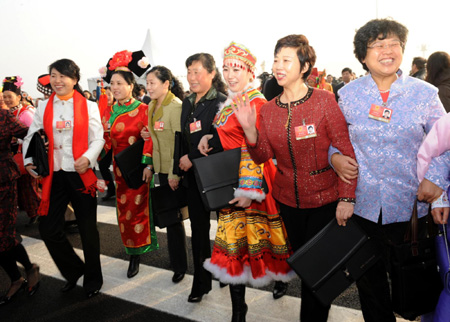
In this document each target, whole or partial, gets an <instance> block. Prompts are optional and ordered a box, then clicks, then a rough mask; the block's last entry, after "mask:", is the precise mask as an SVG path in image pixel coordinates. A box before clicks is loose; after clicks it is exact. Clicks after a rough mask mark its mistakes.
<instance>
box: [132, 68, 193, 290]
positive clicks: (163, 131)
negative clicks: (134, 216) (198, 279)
mask: <svg viewBox="0 0 450 322" xmlns="http://www.w3.org/2000/svg"><path fill="white" fill-rule="evenodd" d="M146 78H147V91H148V94H149V95H150V98H151V99H152V101H151V102H150V105H149V114H150V118H149V119H150V122H149V127H148V131H147V130H146V131H144V132H142V133H141V135H142V137H144V138H148V137H150V136H151V139H152V141H153V163H154V167H155V172H156V173H157V174H158V179H159V184H160V185H167V184H168V185H169V186H170V187H171V188H172V190H176V189H178V186H179V184H180V177H179V176H177V175H176V174H174V173H173V152H174V144H175V132H176V131H178V132H179V131H181V125H180V117H181V100H183V99H184V91H183V86H182V85H181V83H180V81H179V80H178V79H177V78H176V77H174V76H173V75H172V72H171V71H170V70H169V69H168V68H167V67H164V66H155V67H153V68H152V69H151V70H150V71H149V72H148V73H147V77H146ZM167 246H168V250H169V257H170V264H171V266H172V269H173V272H174V274H173V277H172V281H173V282H174V283H178V282H180V281H181V280H182V279H183V278H184V275H185V273H186V270H187V247H186V232H185V230H184V223H183V221H180V222H177V223H175V224H172V225H170V226H168V227H167Z"/></svg>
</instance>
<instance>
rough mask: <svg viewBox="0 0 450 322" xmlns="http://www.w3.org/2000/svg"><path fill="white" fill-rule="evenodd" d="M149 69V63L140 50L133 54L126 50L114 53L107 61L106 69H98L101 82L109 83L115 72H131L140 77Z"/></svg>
mask: <svg viewBox="0 0 450 322" xmlns="http://www.w3.org/2000/svg"><path fill="white" fill-rule="evenodd" d="M149 68H150V63H149V61H148V59H147V57H145V54H144V52H143V51H142V50H139V51H135V52H133V53H132V52H131V51H128V50H123V51H120V52H117V53H115V54H114V56H113V57H112V58H111V59H110V60H108V64H106V68H105V67H102V68H100V70H99V72H100V75H101V76H102V78H103V80H104V81H105V82H107V83H110V81H111V76H112V73H113V72H114V71H116V70H123V71H128V72H133V73H134V74H135V75H136V76H138V77H141V76H142V75H143V74H144V73H145V71H146V70H148V69H149Z"/></svg>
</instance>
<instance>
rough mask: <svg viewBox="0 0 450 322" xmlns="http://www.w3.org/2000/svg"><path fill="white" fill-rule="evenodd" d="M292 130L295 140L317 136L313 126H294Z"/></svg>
mask: <svg viewBox="0 0 450 322" xmlns="http://www.w3.org/2000/svg"><path fill="white" fill-rule="evenodd" d="M294 129H295V139H296V140H304V139H309V138H315V137H316V136H317V133H316V126H315V125H314V124H305V125H300V126H296V127H295V128H294Z"/></svg>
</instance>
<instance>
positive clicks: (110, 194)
mask: <svg viewBox="0 0 450 322" xmlns="http://www.w3.org/2000/svg"><path fill="white" fill-rule="evenodd" d="M115 195H116V192H115V189H109V188H108V190H107V192H106V195H105V196H104V197H103V198H102V201H108V200H109V199H110V198H112V197H114V196H115Z"/></svg>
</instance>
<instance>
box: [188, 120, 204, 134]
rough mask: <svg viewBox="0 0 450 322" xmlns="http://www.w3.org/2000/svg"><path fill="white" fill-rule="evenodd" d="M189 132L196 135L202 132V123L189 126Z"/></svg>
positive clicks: (193, 123) (198, 122) (196, 122)
mask: <svg viewBox="0 0 450 322" xmlns="http://www.w3.org/2000/svg"><path fill="white" fill-rule="evenodd" d="M189 130H190V131H191V133H195V132H198V131H201V130H202V122H201V121H195V122H192V123H191V124H189Z"/></svg>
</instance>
